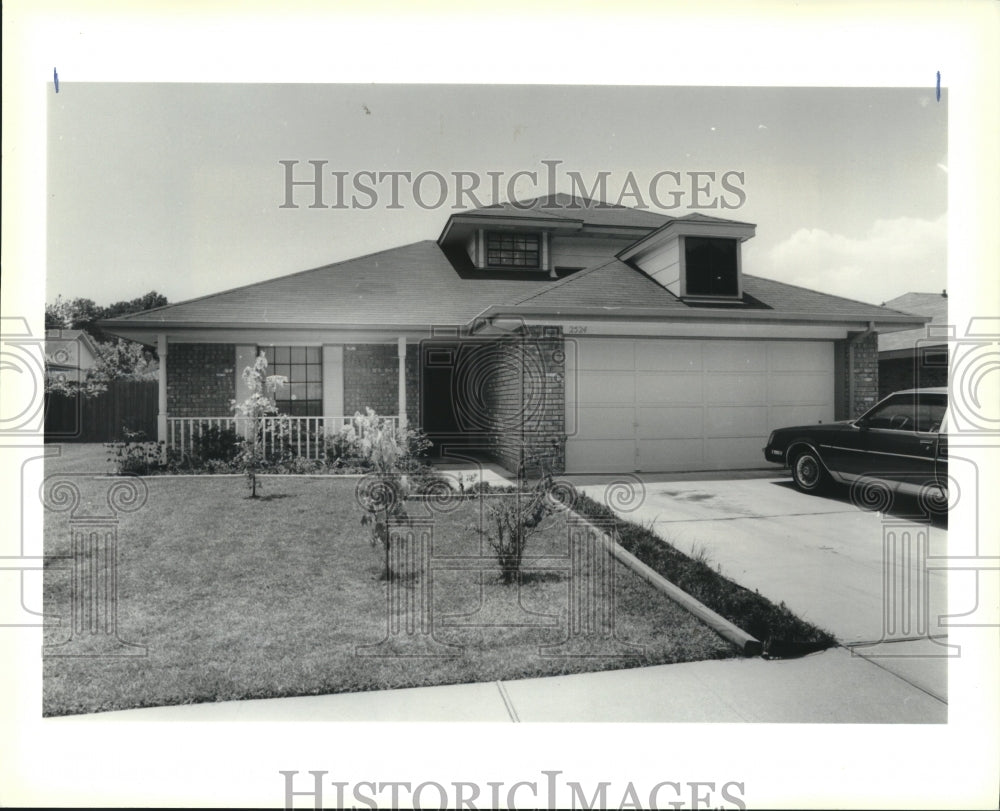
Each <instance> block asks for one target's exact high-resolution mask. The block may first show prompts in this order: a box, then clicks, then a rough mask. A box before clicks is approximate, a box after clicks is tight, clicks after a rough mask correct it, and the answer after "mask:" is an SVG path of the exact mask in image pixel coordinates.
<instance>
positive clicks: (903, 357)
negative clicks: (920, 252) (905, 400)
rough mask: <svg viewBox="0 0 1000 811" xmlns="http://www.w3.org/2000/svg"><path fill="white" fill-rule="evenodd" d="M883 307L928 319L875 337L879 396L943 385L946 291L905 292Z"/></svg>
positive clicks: (945, 350) (946, 361)
mask: <svg viewBox="0 0 1000 811" xmlns="http://www.w3.org/2000/svg"><path fill="white" fill-rule="evenodd" d="M883 306H884V307H887V308H890V309H892V310H899V311H900V312H904V313H914V314H916V315H922V316H924V317H925V318H926V317H929V318H930V323H928V324H927V325H926V326H923V327H919V328H917V329H908V330H903V331H901V332H892V333H889V334H888V335H879V336H878V388H879V396H880V397H885V396H886V395H888V394H892V392H894V391H900V390H901V389H912V388H915V387H918V386H947V385H948V343H947V335H946V328H947V324H948V291H946V290H942V291H941V292H940V293H905V294H904V295H902V296H899V297H898V298H894V299H893V300H892V301H887V302H886V303H885V304H884V305H883Z"/></svg>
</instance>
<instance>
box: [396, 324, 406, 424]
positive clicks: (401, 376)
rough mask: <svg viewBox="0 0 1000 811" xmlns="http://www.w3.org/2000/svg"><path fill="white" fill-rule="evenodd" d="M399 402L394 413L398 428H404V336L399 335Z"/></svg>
mask: <svg viewBox="0 0 1000 811" xmlns="http://www.w3.org/2000/svg"><path fill="white" fill-rule="evenodd" d="M398 347H399V348H398V352H397V354H398V355H399V404H398V406H397V410H396V413H397V414H398V415H399V428H400V430H405V429H406V336H405V335H400V336H399V343H398Z"/></svg>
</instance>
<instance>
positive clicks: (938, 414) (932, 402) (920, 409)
mask: <svg viewBox="0 0 1000 811" xmlns="http://www.w3.org/2000/svg"><path fill="white" fill-rule="evenodd" d="M947 408H948V399H947V398H946V397H942V396H940V395H933V394H924V395H921V396H920V398H919V400H918V402H917V427H916V430H917V431H940V430H941V426H942V423H943V422H944V412H945V411H946V410H947Z"/></svg>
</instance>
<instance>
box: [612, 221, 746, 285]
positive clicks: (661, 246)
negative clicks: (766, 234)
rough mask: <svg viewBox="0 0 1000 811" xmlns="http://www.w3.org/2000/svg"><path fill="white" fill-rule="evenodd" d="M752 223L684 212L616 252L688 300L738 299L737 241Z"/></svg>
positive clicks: (738, 257)
mask: <svg viewBox="0 0 1000 811" xmlns="http://www.w3.org/2000/svg"><path fill="white" fill-rule="evenodd" d="M756 228H757V227H756V226H755V225H752V224H751V223H744V222H736V221H734V220H722V219H716V218H714V217H705V216H704V215H700V214H689V215H688V216H686V217H680V218H678V219H676V220H672V221H670V222H669V223H667V224H666V225H663V226H661V227H660V228H657V229H656V230H655V231H653V232H652V233H651V234H649V235H648V236H645V237H643V238H642V239H640V240H639V241H638V242H635V243H633V244H632V245H630V246H629V247H627V248H626V249H625V250H623V251H621V252H619V253H618V258H619V259H621V260H622V261H623V262H628V263H630V264H632V265H634V266H635V267H637V268H639V269H640V270H641V271H643V272H644V273H645V274H647V275H648V276H649V277H650V278H651V279H653V280H654V281H656V282H657V283H658V284H660V285H662V286H663V287H665V288H666V289H667V290H669V291H670V292H671V293H673V294H674V295H675V296H677V297H678V298H679V299H681V300H682V301H685V302H690V303H692V304H699V303H713V304H716V303H726V302H740V301H742V300H743V272H742V260H741V256H740V246H741V244H742V243H743V242H744V241H745V240H748V239H750V238H751V237H752V236H753V235H754V233H755V232H756Z"/></svg>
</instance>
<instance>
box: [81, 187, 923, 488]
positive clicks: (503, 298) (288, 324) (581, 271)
mask: <svg viewBox="0 0 1000 811" xmlns="http://www.w3.org/2000/svg"><path fill="white" fill-rule="evenodd" d="M754 233H755V226H754V225H751V224H748V223H742V222H736V221H732V220H725V219H718V218H714V217H708V216H704V215H701V214H689V215H687V216H684V217H677V218H673V217H667V216H664V215H660V214H654V213H651V212H648V211H639V210H635V209H630V208H626V207H623V206H615V205H608V204H604V203H596V202H593V201H588V200H580V199H577V198H571V197H569V196H567V195H554V196H551V197H543V198H539V199H537V200H534V201H528V202H523V203H518V204H516V205H515V204H510V203H505V204H500V205H493V206H487V207H483V208H479V209H475V210H470V211H464V212H461V213H456V214H452V215H451V216H450V217H449V218H448V221H447V222H446V223H445V225H444V229H443V230H442V232H441V234H440V236H439V237H438V238H437V240H427V241H423V242H417V243H414V244H411V245H405V246H402V247H399V248H393V249H390V250H384V251H380V252H378V253H373V254H370V255H368V256H362V257H360V258H357V259H349V260H347V261H343V262H338V263H336V264H332V265H327V266H325V267H320V268H315V269H313V270H306V271H302V272H300V273H296V274H293V275H290V276H284V277H281V278H277V279H272V280H269V281H264V282H258V283H255V284H251V285H247V286H245V287H240V288H237V289H234V290H229V291H226V292H222V293H216V294H213V295H209V296H203V297H201V298H198V299H193V300H191V301H187V302H182V303H179V304H172V305H169V306H166V307H161V308H158V309H154V310H149V311H147V312H143V313H137V314H133V315H129V316H124V317H122V318H116V319H110V320H107V321H104V322H102V323H101V326H102V328H103V329H105V330H107V331H108V332H110V333H112V334H115V335H120V336H123V337H126V338H131V339H133V340H137V341H142V342H143V343H145V344H147V345H150V346H155V347H157V349H158V353H159V357H160V363H161V365H160V422H159V428H160V437H161V438H166V440H167V442H168V443H169V444H172V445H178V444H183V443H184V442H185V441H186V440H185V437H187V436H189V435H190V433H191V432H192V431H194V430H197V426H199V425H202V424H204V423H205V422H206V421H207V420H208V419H209V418H213V421H214V423H215V424H223V423H221V422H220V418H225V417H226V416H227V415H231V414H232V411H231V401H232V400H234V399H235V400H240V399H242V398H244V397H245V396H246V390H245V388H244V383H243V381H242V378H241V372H242V370H243V369H244V368H245V367H246V366H248V365H249V364H250V363H252V361H253V359H254V357H255V355H256V354H257V353H258V352H260V351H264V352H266V353H267V355H268V358H269V359H270V361H271V369H270V371H271V372H272V373H275V374H281V375H286V376H288V378H289V379H290V385H289V386H288V387H287V388H286V389H285V390H284V391H283V392H282V393H281V394H280V396H279V398H278V400H277V404H278V406H279V408H280V409H281V410H282V411H283V412H284V413H287V414H291V415H295V424H296V425H297V426H298V427H300V428H305V429H307V431H308V432H310V435H314V434H315V433H316V432H318V431H325V432H330V431H333V430H336V429H338V428H339V426H340V425H342V424H343V423H344V421H345V419H347V418H349V417H350V415H352V414H353V413H354V412H355V411H358V410H363V409H364V408H365V407H371V408H374V409H375V410H376V411H378V412H379V413H381V414H387V415H393V416H395V417H397V418H398V419H399V421H400V422H406V423H408V424H411V425H417V426H419V427H420V428H422V429H423V430H424V431H425V432H426V433H427V434H428V435H429V436H430V438H431V439H432V440H434V441H435V443H436V445H437V448H438V450H439V451H441V450H443V451H444V452H445V453H446V454H459V453H468V454H470V455H478V456H480V457H483V456H485V457H487V458H490V459H493V460H495V461H496V462H498V463H500V464H502V465H503V466H504V467H506V468H507V469H509V470H517V469H518V467H519V466H521V465H522V464H529V463H530V459H531V457H532V456H533V455H536V454H539V453H541V454H544V455H547V456H548V457H549V465H550V466H551V468H552V469H554V470H556V471H565V472H572V473H597V472H601V473H612V472H625V471H628V472H631V471H676V470H706V469H733V468H751V467H761V466H762V465H763V457H762V455H761V448H762V447H763V446H764V444H765V442H766V440H767V437H768V434H769V432H770V431H771V430H772V429H774V428H778V427H781V426H787V425H793V424H795V423H812V422H817V421H824V422H825V421H829V420H834V419H840V418H848V417H851V416H854V415H856V414H858V413H860V412H861V411H863V410H865V409H867V408H868V407H869V406H871V405H872V404H873V403H874V402H875V401H876V398H877V394H878V368H877V360H876V352H877V334H878V333H879V332H888V331H894V330H900V329H916V328H918V327H920V326H922V324H923V323H924V322H925V321H926V319H924V318H922V317H920V316H912V315H906V314H903V313H899V312H895V311H893V310H891V309H888V308H886V307H877V306H875V305H871V304H864V303H861V302H858V301H852V300H849V299H845V298H840V297H837V296H830V295H826V294H823V293H819V292H815V291H812V290H807V289H804V288H801V287H796V286H793V285H788V284H783V283H780V282H776V281H771V280H770V279H763V278H759V277H755V276H749V275H746V274H744V273H743V271H742V264H741V253H740V247H741V244H742V243H743V242H744V241H745V240H747V239H749V238H751V237H752V236H753V235H754ZM229 424H231V423H229ZM310 452H313V451H310Z"/></svg>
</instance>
